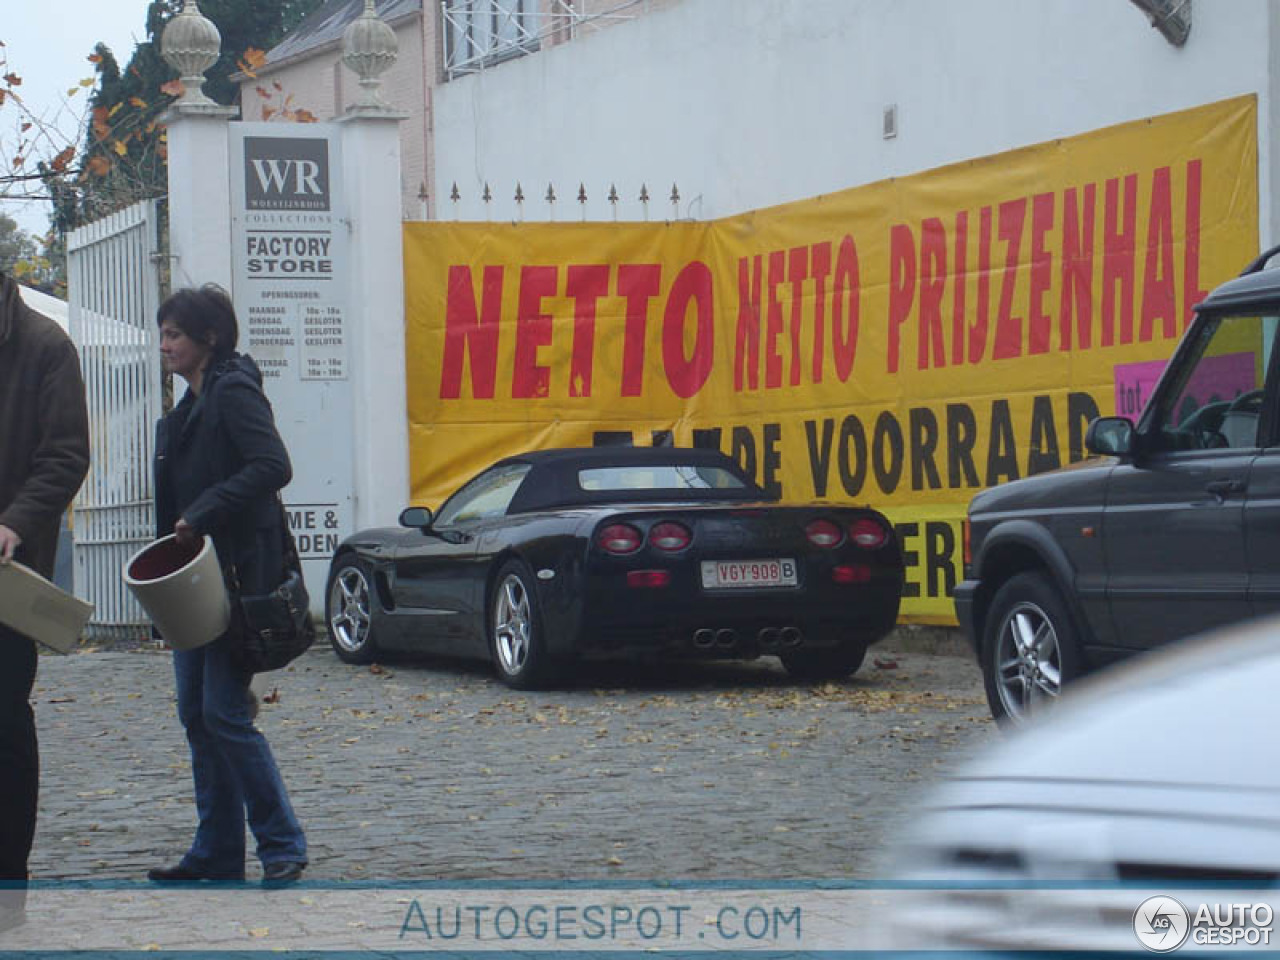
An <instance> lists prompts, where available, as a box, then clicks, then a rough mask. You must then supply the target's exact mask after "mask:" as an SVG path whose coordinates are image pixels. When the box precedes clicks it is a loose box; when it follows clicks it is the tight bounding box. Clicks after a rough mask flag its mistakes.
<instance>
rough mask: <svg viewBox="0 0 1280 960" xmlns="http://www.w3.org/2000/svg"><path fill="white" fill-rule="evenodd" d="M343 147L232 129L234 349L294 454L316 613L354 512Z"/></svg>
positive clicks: (259, 127)
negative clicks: (249, 361)
mask: <svg viewBox="0 0 1280 960" xmlns="http://www.w3.org/2000/svg"><path fill="white" fill-rule="evenodd" d="M339 146H340V141H339V137H338V129H337V128H336V127H335V126H333V125H331V124H279V123H233V124H231V204H232V215H231V241H232V245H233V250H232V276H233V294H234V299H235V305H236V315H237V317H238V318H239V320H240V350H241V351H242V352H244V353H248V354H250V355H251V356H252V357H253V358H254V360H256V361H257V362H258V366H260V367H261V368H262V372H263V377H264V386H265V388H266V392H267V396H268V397H269V398H270V399H271V404H272V406H273V407H274V409H275V415H276V424H277V426H278V427H279V429H280V433H281V436H283V437H284V441H285V444H286V445H287V446H288V448H289V455H290V457H291V458H292V460H293V482H292V483H290V484H289V486H288V487H286V488H285V491H284V499H285V506H286V507H287V508H288V511H289V523H290V526H291V527H292V529H293V535H294V539H295V540H296V541H297V544H298V553H299V555H300V556H301V557H302V560H303V569H304V571H305V573H306V579H307V586H308V589H309V591H310V593H311V599H312V610H313V612H315V613H320V612H321V611H322V610H323V606H324V597H323V591H324V585H325V576H326V574H327V572H328V565H329V559H330V558H331V557H332V556H333V551H334V549H335V548H336V547H337V545H338V543H339V541H341V539H342V538H343V537H345V536H347V534H349V533H351V518H352V513H353V511H352V489H353V476H352V470H351V466H350V463H351V457H350V454H349V451H350V450H351V449H352V434H351V431H352V429H353V427H352V424H353V419H352V397H351V382H350V380H348V379H347V371H348V369H349V362H348V350H349V344H350V337H349V336H348V330H347V315H348V292H349V289H350V279H349V269H350V257H349V255H348V243H347V222H348V219H347V211H346V209H345V200H344V198H343V196H342V175H341V169H342V168H341V153H340V149H339Z"/></svg>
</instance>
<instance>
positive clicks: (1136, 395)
mask: <svg viewBox="0 0 1280 960" xmlns="http://www.w3.org/2000/svg"><path fill="white" fill-rule="evenodd" d="M1168 363H1169V361H1168V360H1148V361H1145V362H1143V363H1125V364H1119V365H1117V366H1116V368H1115V375H1116V415H1117V416H1121V417H1128V418H1129V419H1130V420H1137V419H1138V416H1139V415H1140V414H1141V413H1142V408H1143V407H1145V406H1146V405H1147V399H1148V398H1149V397H1150V396H1151V391H1152V390H1154V389H1155V386H1156V381H1157V380H1159V379H1160V374H1162V373H1163V372H1164V368H1165V367H1166V366H1167V365H1168ZM1257 366H1258V358H1257V357H1255V356H1254V355H1253V353H1251V352H1250V353H1224V354H1222V355H1221V356H1218V357H1204V358H1202V359H1201V360H1200V363H1199V365H1198V366H1197V367H1196V372H1195V374H1194V376H1192V378H1191V382H1190V383H1189V384H1188V385H1187V388H1186V390H1185V391H1184V392H1183V394H1184V400H1183V403H1182V404H1181V406H1182V407H1184V408H1187V407H1189V408H1191V409H1197V408H1199V407H1202V406H1204V405H1205V404H1206V403H1213V402H1214V401H1217V400H1231V399H1234V398H1235V397H1238V396H1239V395H1240V394H1242V393H1247V392H1248V391H1250V390H1252V389H1254V387H1256V386H1257V382H1258V381H1257Z"/></svg>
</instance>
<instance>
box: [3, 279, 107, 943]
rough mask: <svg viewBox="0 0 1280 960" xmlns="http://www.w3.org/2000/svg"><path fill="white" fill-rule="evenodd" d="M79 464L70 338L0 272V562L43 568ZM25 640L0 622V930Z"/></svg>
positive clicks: (8, 900) (76, 366) (34, 776)
mask: <svg viewBox="0 0 1280 960" xmlns="http://www.w3.org/2000/svg"><path fill="white" fill-rule="evenodd" d="M88 470H89V416H88V412H87V410H86V407H85V394H84V380H83V378H82V377H81V375H80V361H79V357H78V356H77V354H76V348H75V346H74V345H73V344H72V342H71V339H70V338H69V337H68V336H67V335H66V334H65V333H64V332H63V331H62V328H61V327H59V326H58V325H57V324H56V323H54V322H53V321H52V320H50V319H49V318H48V317H45V316H43V315H41V314H39V313H36V312H35V311H34V310H32V309H31V308H30V307H28V306H27V305H26V304H24V303H23V302H22V298H21V296H20V294H19V291H18V284H17V283H16V282H14V280H13V279H12V278H11V277H9V276H7V275H5V274H4V273H0V563H4V564H7V563H9V562H10V561H11V560H17V561H19V562H21V563H25V564H26V565H27V566H29V567H31V568H32V569H33V570H35V571H36V572H37V573H40V574H42V575H43V576H45V577H52V576H53V561H54V555H55V553H56V552H57V549H58V528H59V526H60V524H61V521H62V514H63V513H64V512H65V511H66V509H67V506H68V505H69V504H70V503H71V498H72V497H74V496H75V494H76V491H77V490H79V489H80V484H81V482H82V481H83V480H84V476H85V474H86V473H87V472H88ZM35 678H36V646H35V641H33V640H32V639H31V638H29V637H25V636H23V635H21V634H19V633H16V632H14V631H13V630H10V629H8V628H6V627H4V626H2V625H0V770H2V771H4V779H5V783H4V786H3V787H0V930H3V929H4V928H5V927H8V926H14V925H16V924H18V923H21V922H22V919H23V910H24V905H25V902H26V884H27V860H28V858H29V857H30V855H31V842H32V840H33V839H34V837H35V829H36V797H37V793H38V789H39V773H40V761H39V751H38V748H37V744H36V725H35V715H34V714H33V713H32V712H31V688H32V686H33V685H34V684H35Z"/></svg>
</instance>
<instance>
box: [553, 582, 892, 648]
mask: <svg viewBox="0 0 1280 960" xmlns="http://www.w3.org/2000/svg"><path fill="white" fill-rule="evenodd" d="M895 583H896V581H895ZM664 593H665V592H664V591H663V590H660V589H655V590H643V591H636V590H633V591H630V592H629V593H628V594H627V595H625V596H621V595H620V596H616V597H614V598H613V599H612V600H611V601H609V602H603V603H596V604H593V605H592V606H590V607H589V608H588V609H587V610H586V611H585V616H584V619H583V627H582V630H581V631H580V633H579V635H578V637H577V641H576V643H575V644H574V645H573V648H572V652H574V653H576V654H578V655H587V656H590V655H592V654H610V653H624V652H626V653H652V654H655V655H656V654H661V655H663V656H664V657H670V656H682V655H684V656H691V657H726V658H744V657H746V658H750V657H756V656H760V655H767V654H779V653H785V652H787V651H790V650H796V649H802V648H810V649H818V648H830V647H834V646H837V645H839V644H841V643H843V642H846V641H848V640H851V639H854V638H863V639H865V640H866V641H867V642H875V641H876V640H879V639H881V638H882V637H884V636H885V635H886V634H888V633H889V632H890V631H891V630H892V629H893V627H894V625H895V623H896V621H897V617H898V602H899V601H898V594H899V589H898V588H897V587H895V586H891V585H889V584H887V583H886V584H883V585H880V587H879V588H878V589H877V588H876V586H875V585H874V584H873V585H870V586H863V587H858V588H856V589H846V590H843V591H835V590H832V591H824V592H823V595H822V596H820V597H815V596H813V594H812V592H809V591H806V592H790V591H787V592H782V591H746V590H744V591H742V593H741V594H735V595H733V596H724V597H714V598H711V599H709V598H708V597H707V596H706V594H705V593H700V594H699V595H698V596H697V597H696V598H692V597H685V598H683V599H682V598H681V596H680V595H679V593H677V592H672V593H668V594H665V595H664ZM566 652H568V651H566Z"/></svg>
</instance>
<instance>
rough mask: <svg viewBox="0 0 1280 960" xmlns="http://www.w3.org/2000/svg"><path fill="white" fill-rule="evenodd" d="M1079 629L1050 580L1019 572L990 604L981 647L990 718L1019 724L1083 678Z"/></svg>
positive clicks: (1041, 576)
mask: <svg viewBox="0 0 1280 960" xmlns="http://www.w3.org/2000/svg"><path fill="white" fill-rule="evenodd" d="M1081 672H1082V670H1081V663H1080V645H1079V639H1078V634H1077V632H1076V628H1075V624H1074V623H1072V621H1071V616H1070V614H1069V613H1068V612H1067V607H1066V604H1065V603H1064V602H1063V599H1062V596H1061V595H1060V594H1059V592H1058V590H1057V588H1056V587H1055V586H1054V585H1053V583H1052V581H1050V579H1049V578H1048V577H1047V576H1046V575H1045V574H1042V573H1020V574H1018V575H1017V576H1016V577H1013V578H1012V579H1011V580H1009V582H1008V583H1006V584H1005V585H1004V586H1002V587H1001V588H1000V589H999V590H998V591H997V592H996V596H995V599H994V600H993V601H992V604H991V614H990V616H988V618H987V629H986V635H985V636H984V637H983V644H982V677H983V680H984V682H985V685H986V689H987V703H988V704H989V705H990V707H991V715H992V716H993V717H995V718H996V720H997V721H999V722H1000V723H1003V724H1011V723H1013V724H1016V723H1021V722H1023V721H1025V720H1027V719H1029V718H1030V717H1031V716H1033V715H1034V714H1036V713H1038V712H1040V711H1042V710H1044V709H1045V708H1046V707H1048V706H1051V705H1052V704H1053V702H1054V701H1056V700H1057V698H1058V696H1059V694H1061V692H1062V685H1063V684H1064V683H1067V682H1069V681H1071V680H1074V679H1075V678H1076V677H1078V676H1079V675H1080V673H1081Z"/></svg>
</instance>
